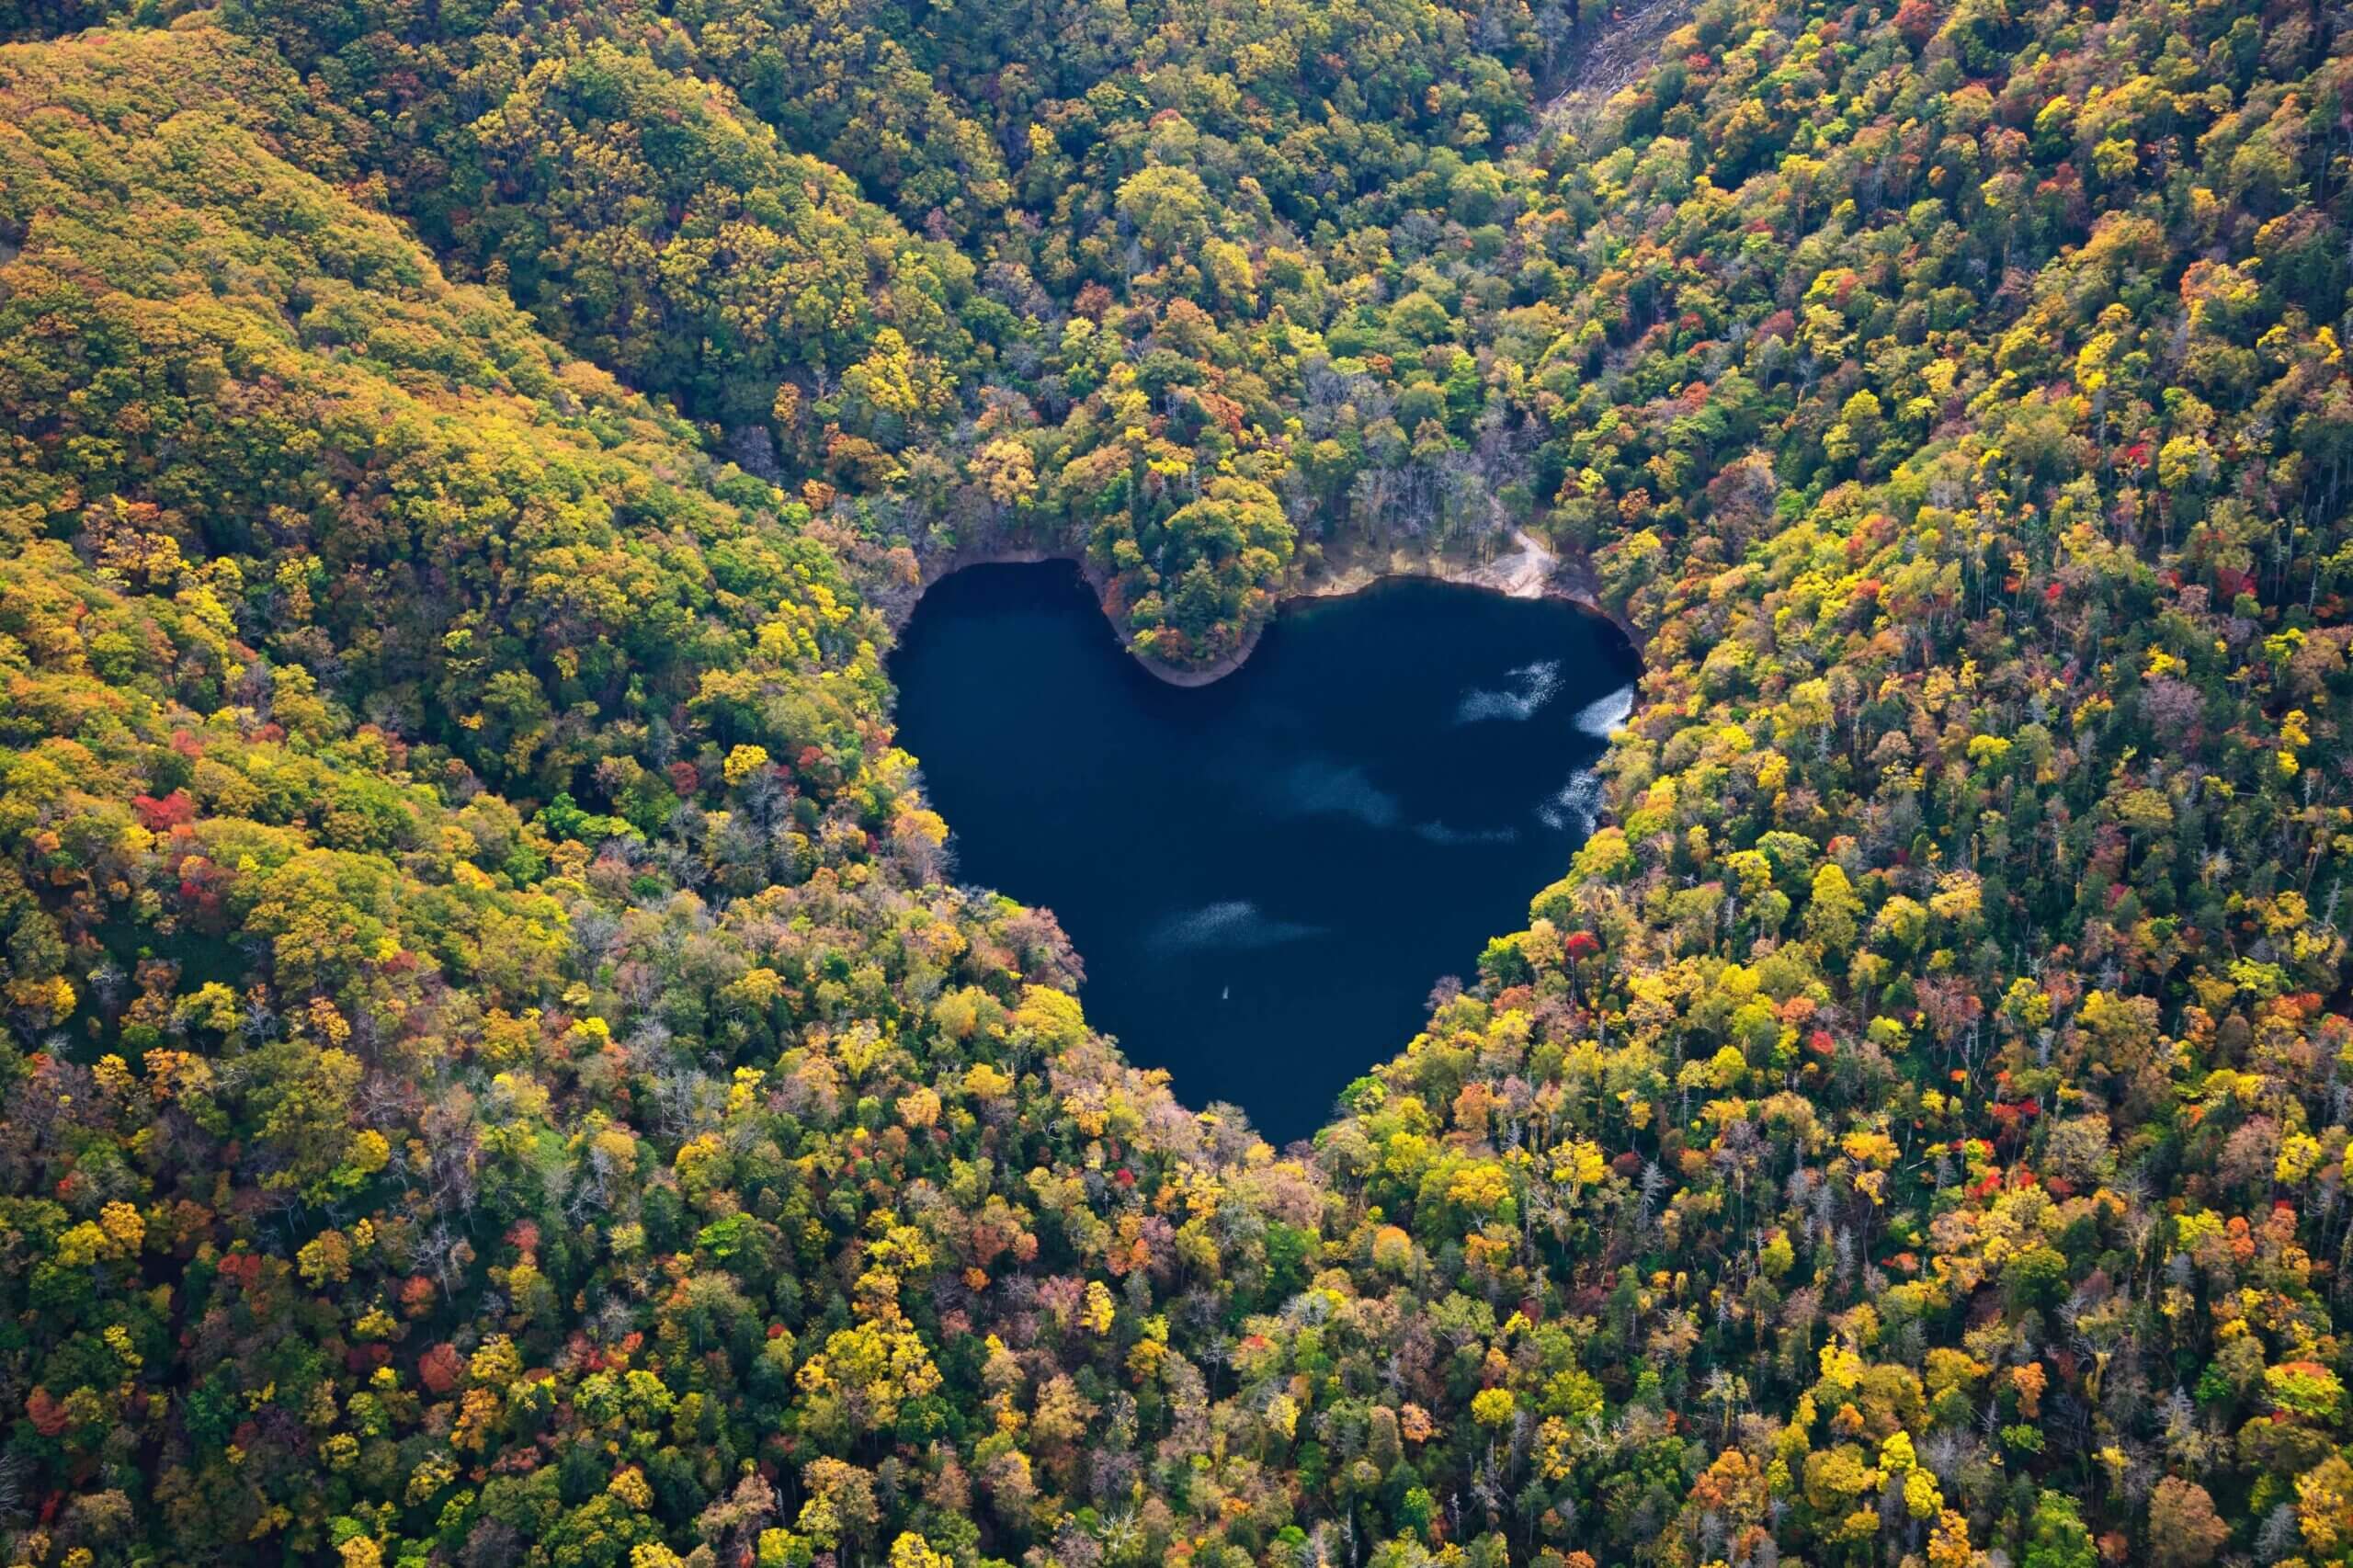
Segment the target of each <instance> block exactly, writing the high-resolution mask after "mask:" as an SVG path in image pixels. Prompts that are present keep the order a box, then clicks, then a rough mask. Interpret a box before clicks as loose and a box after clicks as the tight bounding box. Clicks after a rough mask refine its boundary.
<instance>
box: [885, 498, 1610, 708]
mask: <svg viewBox="0 0 2353 1568" xmlns="http://www.w3.org/2000/svg"><path fill="white" fill-rule="evenodd" d="M1512 544H1513V548H1512V549H1511V550H1510V551H1507V552H1506V553H1505V554H1502V555H1498V556H1496V557H1495V559H1494V560H1492V561H1487V562H1478V563H1467V562H1451V561H1448V560H1446V559H1445V558H1443V557H1433V556H1426V555H1414V554H1409V553H1407V552H1406V551H1391V552H1390V554H1389V558H1388V559H1387V560H1386V561H1384V562H1380V563H1379V564H1373V563H1370V562H1349V563H1348V564H1346V565H1344V566H1341V567H1340V568H1338V569H1337V570H1336V571H1331V572H1326V573H1324V574H1321V575H1319V576H1317V577H1315V578H1314V579H1313V581H1307V582H1295V583H1293V584H1290V585H1287V586H1286V587H1285V588H1284V589H1283V590H1282V591H1281V592H1280V594H1279V596H1278V604H1277V607H1276V613H1277V614H1278V615H1279V614H1280V613H1281V612H1282V607H1283V606H1284V605H1288V604H1291V603H1295V602H1297V601H1299V600H1302V599H1329V598H1343V597H1347V595H1350V594H1358V593H1362V592H1363V591H1364V590H1365V589H1367V588H1369V587H1370V586H1372V585H1374V584H1375V583H1379V582H1382V581H1385V580H1388V579H1391V578H1397V577H1428V578H1434V579H1436V580H1437V581H1438V582H1442V583H1459V584H1461V585H1463V586H1465V587H1472V588H1484V589H1486V590H1487V591H1488V592H1490V593H1495V594H1501V595H1503V596H1504V597H1506V598H1515V599H1540V598H1552V599H1562V600H1565V601H1567V602H1568V603H1571V604H1577V605H1582V606H1584V607H1585V608H1587V609H1589V610H1592V611H1593V612H1594V613H1595V614H1597V615H1600V616H1603V617H1604V618H1606V619H1608V620H1609V621H1610V622H1611V623H1612V624H1613V625H1616V626H1617V627H1618V628H1619V630H1620V631H1623V632H1625V633H1626V635H1627V636H1628V637H1629V638H1630V639H1631V638H1632V636H1633V633H1632V631H1631V629H1629V628H1628V627H1627V626H1626V625H1625V624H1624V623H1623V622H1622V621H1620V619H1619V618H1618V617H1616V616H1613V615H1610V614H1609V612H1608V610H1606V609H1605V608H1602V606H1601V604H1600V601H1599V600H1598V599H1597V597H1595V595H1594V593H1593V592H1592V590H1591V588H1590V587H1589V586H1588V585H1586V584H1584V583H1582V582H1578V581H1575V580H1574V576H1575V574H1574V573H1572V572H1571V571H1569V570H1565V569H1564V564H1565V563H1564V562H1563V558H1562V557H1561V556H1560V555H1558V554H1556V553H1554V552H1553V551H1551V550H1549V549H1547V548H1546V547H1545V545H1544V543H1543V541H1542V540H1539V539H1537V538H1536V537H1535V536H1533V535H1532V534H1529V532H1527V531H1526V530H1525V529H1515V530H1514V531H1513V534H1512ZM1048 561H1067V562H1071V563H1072V564H1073V565H1074V566H1076V567H1077V568H1078V570H1079V574H1080V575H1081V576H1082V577H1084V578H1085V579H1086V585H1087V588H1088V589H1089V590H1090V591H1091V592H1092V593H1093V594H1094V595H1095V601H1096V603H1097V605H1098V606H1099V605H1102V604H1103V602H1104V599H1105V597H1106V589H1107V587H1108V582H1107V580H1106V579H1105V577H1104V575H1103V574H1102V573H1101V572H1100V571H1098V570H1097V569H1096V567H1095V566H1094V565H1093V564H1092V563H1091V562H1088V561H1087V560H1086V556H1085V554H1084V553H1083V552H1081V551H1071V550H1049V549H1045V548H1042V547H1037V546H1001V547H994V548H987V549H969V550H953V551H947V552H945V553H944V554H940V555H936V556H933V557H931V558H929V559H927V560H926V561H925V562H923V563H922V584H921V586H920V587H919V588H918V589H917V590H916V591H915V593H914V594H912V595H910V596H908V597H907V598H906V599H905V600H904V603H902V604H897V605H893V606H892V607H891V619H892V624H893V627H894V629H895V628H898V627H904V625H905V624H906V620H907V618H908V617H909V616H911V615H913V614H914V613H915V605H916V604H917V603H919V602H920V601H921V600H922V598H923V595H924V594H925V593H926V592H927V591H928V590H929V589H930V588H931V586H932V585H933V584H935V583H938V581H940V580H941V579H942V578H945V577H950V576H953V575H954V574H957V573H959V572H961V571H963V570H964V569H965V568H966V567H968V566H998V565H1018V566H1029V565H1037V564H1040V563H1041V562H1048ZM1104 613H1105V615H1106V617H1107V619H1109V620H1110V621H1111V623H1112V630H1113V631H1115V632H1116V633H1117V634H1118V635H1119V639H1120V645H1121V646H1122V647H1124V648H1125V649H1126V650H1127V652H1128V656H1129V657H1130V658H1132V659H1134V660H1135V662H1136V663H1137V664H1139V665H1142V666H1143V667H1144V668H1145V669H1147V670H1149V671H1151V672H1152V674H1153V675H1154V676H1157V677H1158V678H1159V679H1161V680H1164V681H1166V682H1167V683H1168V684H1169V685H1171V686H1182V687H1199V686H1211V685H1214V684H1216V683H1217V682H1219V681H1221V680H1223V679H1224V678H1225V677H1226V676H1230V675H1232V674H1233V672H1234V671H1236V670H1238V669H1240V668H1241V667H1242V666H1243V665H1246V664H1248V663H1249V662H1250V656H1251V654H1253V653H1256V652H1257V649H1258V640H1259V639H1260V638H1261V637H1262V636H1264V635H1265V633H1266V629H1267V626H1269V625H1272V624H1273V621H1272V620H1271V619H1269V620H1267V621H1264V622H1261V623H1260V624H1259V625H1258V626H1256V627H1255V628H1253V629H1252V630H1251V632H1250V634H1249V636H1247V637H1246V638H1245V639H1244V640H1243V643H1242V646H1241V647H1239V648H1237V649H1235V650H1234V651H1233V653H1228V654H1226V655H1225V656H1224V657H1223V658H1221V659H1217V660H1214V661H1212V662H1211V663H1210V664H1206V665H1197V666H1193V667H1189V668H1186V667H1179V666H1176V665H1168V664H1164V663H1163V662H1161V661H1160V660H1158V659H1154V658H1151V657H1149V656H1147V655H1145V654H1142V653H1137V652H1136V650H1135V645H1134V643H1133V642H1132V641H1131V639H1130V637H1129V633H1128V628H1127V625H1126V622H1125V618H1123V617H1120V616H1116V615H1112V614H1111V613H1110V611H1109V610H1108V609H1106V610H1105V612H1104Z"/></svg>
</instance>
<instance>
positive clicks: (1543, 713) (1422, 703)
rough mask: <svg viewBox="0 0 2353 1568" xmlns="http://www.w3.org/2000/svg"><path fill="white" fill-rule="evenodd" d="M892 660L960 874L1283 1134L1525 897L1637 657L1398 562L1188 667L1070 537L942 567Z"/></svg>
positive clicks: (1530, 603)
mask: <svg viewBox="0 0 2353 1568" xmlns="http://www.w3.org/2000/svg"><path fill="white" fill-rule="evenodd" d="M891 668H892V676H893V678H894V679H895V680H896V682H897V684H898V688H899V734H900V742H901V744H904V746H906V747H907V749H908V750H910V751H912V752H914V753H915V756H917V757H918V758H920V759H921V761H922V763H923V772H924V778H925V780H926V785H927V787H928V789H929V791H930V795H931V800H932V803H933V805H934V806H936V807H937V808H938V811H939V812H941V814H942V815H944V816H945V817H946V818H947V819H948V824H949V828H950V829H951V830H952V831H953V833H954V838H953V840H952V841H951V842H952V845H953V847H954V850H955V853H956V857H957V858H956V868H955V874H956V876H957V877H958V879H959V880H961V881H969V882H975V883H979V884H981V885H983V886H986V887H992V888H995V889H997V890H999V891H1001V892H1005V893H1007V894H1009V895H1011V896H1012V897H1014V898H1017V899H1019V900H1020V901H1022V902H1023V903H1031V904H1040V905H1043V906H1045V907H1047V908H1049V909H1051V910H1052V911H1053V912H1054V914H1055V915H1057V916H1058V917H1059V918H1060V919H1061V921H1062V924H1063V929H1065V930H1066V931H1068V932H1069V934H1070V936H1071V939H1072V940H1073V942H1074V943H1075V944H1076V946H1077V949H1078V952H1079V955H1080V957H1081V958H1082V959H1083V960H1085V962H1086V988H1085V994H1084V1000H1085V1002H1086V1013H1087V1017H1088V1019H1089V1020H1090V1021H1091V1022H1092V1023H1093V1024H1094V1025H1095V1026H1096V1027H1097V1028H1099V1029H1102V1030H1104V1031H1106V1032H1108V1033H1110V1034H1113V1035H1116V1036H1117V1037H1118V1038H1119V1040H1120V1045H1121V1047H1122V1048H1123V1049H1124V1050H1125V1051H1126V1053H1127V1056H1128V1058H1129V1060H1130V1061H1131V1062H1136V1063H1138V1064H1139V1065H1143V1066H1161V1067H1166V1068H1168V1069H1169V1070H1170V1071H1171V1073H1172V1074H1174V1075H1175V1085H1174V1086H1175V1089H1176V1093H1177V1095H1178V1096H1179V1097H1180V1098H1181V1099H1183V1100H1184V1102H1185V1103H1186V1104H1188V1105H1190V1106H1193V1107H1195V1108H1200V1107H1204V1106H1206V1105H1208V1104H1209V1103H1210V1102H1211V1101H1213V1100H1231V1101H1233V1102H1234V1103H1236V1104H1238V1105H1240V1106H1242V1107H1243V1108H1245V1109H1246V1110H1247V1111H1248V1112H1249V1113H1250V1117H1251V1120H1252V1123H1253V1124H1254V1125H1255V1126H1256V1127H1257V1128H1258V1130H1259V1131H1261V1132H1262V1133H1264V1134H1265V1135H1267V1137H1268V1138H1270V1139H1271V1140H1273V1141H1274V1142H1277V1143H1278V1144H1280V1143H1281V1142H1285V1141H1288V1140H1290V1139H1292V1138H1299V1137H1304V1136H1306V1135H1308V1134H1309V1133H1311V1132H1313V1131H1314V1130H1315V1129H1316V1128H1317V1127H1318V1126H1320V1125H1321V1124H1322V1123H1323V1122H1324V1119H1326V1118H1327V1117H1328V1115H1329V1113H1330V1111H1331V1108H1332V1104H1333V1100H1334V1097H1335V1096H1336V1095H1337V1094H1338V1093H1339V1091H1340V1090H1341V1089H1342V1088H1344V1087H1346V1086H1347V1084H1349V1083H1350V1082H1351V1081H1352V1080H1354V1079H1355V1078H1357V1077H1358V1076H1360V1075H1361V1074H1364V1073H1365V1072H1366V1071H1368V1070H1369V1069H1370V1068H1371V1067H1372V1066H1373V1065H1374V1064H1375V1063H1376V1062H1382V1061H1385V1060H1387V1059H1388V1058H1389V1057H1391V1056H1392V1055H1394V1054H1395V1053H1396V1052H1397V1051H1400V1050H1402V1049H1403V1048H1404V1045H1405V1043H1406V1042H1407V1041H1408V1040H1411V1039H1412V1038H1413V1036H1414V1034H1415V1031H1416V1030H1417V1029H1418V1028H1420V1026H1421V1024H1422V1023H1423V1022H1424V1020H1425V1017H1426V1007H1427V1001H1428V997H1429V994H1430V992H1431V989H1432V988H1433V986H1434V985H1435V984H1436V983H1438V980H1439V978H1440V977H1441V976H1444V975H1449V974H1454V975H1461V976H1463V977H1466V978H1468V977H1470V976H1471V975H1472V974H1473V973H1474V972H1475V971H1476V968H1477V964H1478V959H1479V954H1480V952H1481V950H1482V949H1483V948H1484V947H1485V946H1486V943H1487V940H1488V938H1489V937H1495V936H1499V935H1502V934H1503V933H1506V932H1509V931H1517V930H1518V929H1520V928H1521V927H1522V926H1526V924H1527V923H1528V922H1527V916H1528V903H1529V899H1530V898H1531V897H1532V896H1533V895H1534V894H1535V893H1537V892H1539V891H1540V890H1541V889H1542V888H1544V887H1545V886H1546V885H1547V884H1548V883H1550V882H1552V881H1554V880H1556V879H1557V878H1559V877H1560V876H1561V875H1562V874H1563V872H1564V871H1565V870H1566V869H1567V868H1568V863H1569V857H1570V855H1571V854H1572V853H1573V852H1574V849H1575V848H1576V846H1578V845H1579V844H1581V843H1583V842H1584V840H1585V837H1586V835H1587V834H1588V833H1590V832H1591V831H1592V826H1593V812H1594V807H1595V804H1596V802H1597V800H1598V796H1599V791H1598V789H1597V784H1596V780H1595V778H1594V775H1593V773H1592V772H1591V769H1592V767H1593V765H1594V763H1595V762H1596V761H1597V759H1598V757H1599V756H1600V755H1601V751H1602V747H1603V744H1604V741H1605V737H1606V736H1607V735H1608V733H1609V731H1610V729H1611V728H1612V727H1614V726H1615V725H1616V724H1618V723H1619V722H1622V721H1623V719H1624V717H1625V715H1626V714H1627V712H1628V711H1629V710H1631V706H1632V701H1633V685H1632V683H1633V680H1634V677H1635V676H1636V675H1637V673H1638V671H1639V665H1638V664H1637V661H1636V659H1635V655H1634V653H1633V651H1632V649H1631V647H1630V646H1629V645H1628V643H1627V642H1626V640H1625V638H1624V637H1623V636H1622V635H1621V634H1620V632H1619V631H1617V629H1616V628H1615V627H1613V626H1611V625H1610V624H1609V623H1608V621H1606V620H1604V619H1601V618H1600V617H1598V616H1597V615H1593V614H1591V613H1589V612H1587V611H1586V610H1583V609H1580V608H1577V607H1575V606H1574V605H1570V604H1566V603H1563V602H1559V601H1550V600H1526V599H1509V598H1505V597H1502V596H1500V595H1496V594H1492V593H1488V592H1485V591H1483V590H1480V589H1475V588H1466V587H1460V586H1456V585H1449V584H1444V583H1435V582H1428V581H1424V580H1418V579H1413V580H1397V581H1392V582H1386V583H1382V584H1380V585H1376V586H1374V587H1372V588H1370V589H1369V590H1367V591H1366V592H1364V593H1361V594H1357V595H1353V596H1350V597H1346V598H1339V599H1328V600H1320V601H1308V602H1306V603H1304V604H1301V605H1294V606H1291V607H1289V608H1286V609H1285V610H1284V612H1283V613H1282V614H1281V616H1280V617H1279V619H1277V620H1276V622H1275V624H1274V625H1273V626H1271V627H1269V628H1268V629H1267V633H1266V636H1265V637H1264V638H1263V639H1262V640H1261V641H1260V642H1259V644H1258V648H1257V651H1256V653H1255V654H1253V655H1252V657H1251V659H1250V661H1249V663H1248V664H1246V665H1244V666H1243V667H1242V668H1241V669H1240V670H1238V671H1236V672H1235V673H1234V674H1233V675H1231V676H1227V677H1226V678H1225V679H1223V680H1222V681H1219V682H1216V683H1215V684H1213V685H1211V686H1207V687H1193V688H1184V687H1174V686H1170V685H1169V684H1167V683H1166V682H1165V681H1162V680H1159V679H1156V678H1155V677H1154V676H1152V675H1151V674H1150V672H1148V671H1146V670H1145V669H1143V668H1142V666H1141V665H1138V664H1137V663H1136V662H1135V660H1134V659H1132V658H1131V657H1130V656H1129V655H1128V654H1127V653H1126V652H1125V651H1124V650H1122V649H1121V648H1120V644H1119V642H1118V639H1117V637H1116V636H1115V635H1114V633H1113V632H1112V631H1111V628H1110V624H1109V623H1108V621H1107V620H1106V619H1104V616H1103V614H1102V611H1101V610H1100V609H1098V608H1097V606H1096V603H1095V600H1094V597H1093V596H1092V595H1091V594H1090V593H1089V592H1088V590H1087V588H1086V585H1085V583H1084V582H1083V581H1082V579H1081V578H1080V576H1079V574H1078V572H1077V569H1076V568H1075V567H1074V566H1073V565H1071V564H1069V563H1068V562H1048V563H1046V564H1042V565H1034V566H1030V565H1022V566H976V567H972V568H970V569H968V570H965V571H962V572H959V573H957V574H954V575H952V576H950V577H948V578H946V579H944V580H943V581H941V582H940V583H939V584H938V585H936V586H934V587H933V588H932V589H931V590H930V591H929V592H928V593H926V595H925V596H924V598H923V601H922V603H921V604H919V605H918V606H917V607H916V608H915V616H914V619H913V620H912V621H911V622H910V623H909V625H908V627H907V630H906V633H905V636H904V639H903V640H902V642H901V644H900V647H899V649H898V651H897V652H896V653H894V654H893V655H892V665H891Z"/></svg>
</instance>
